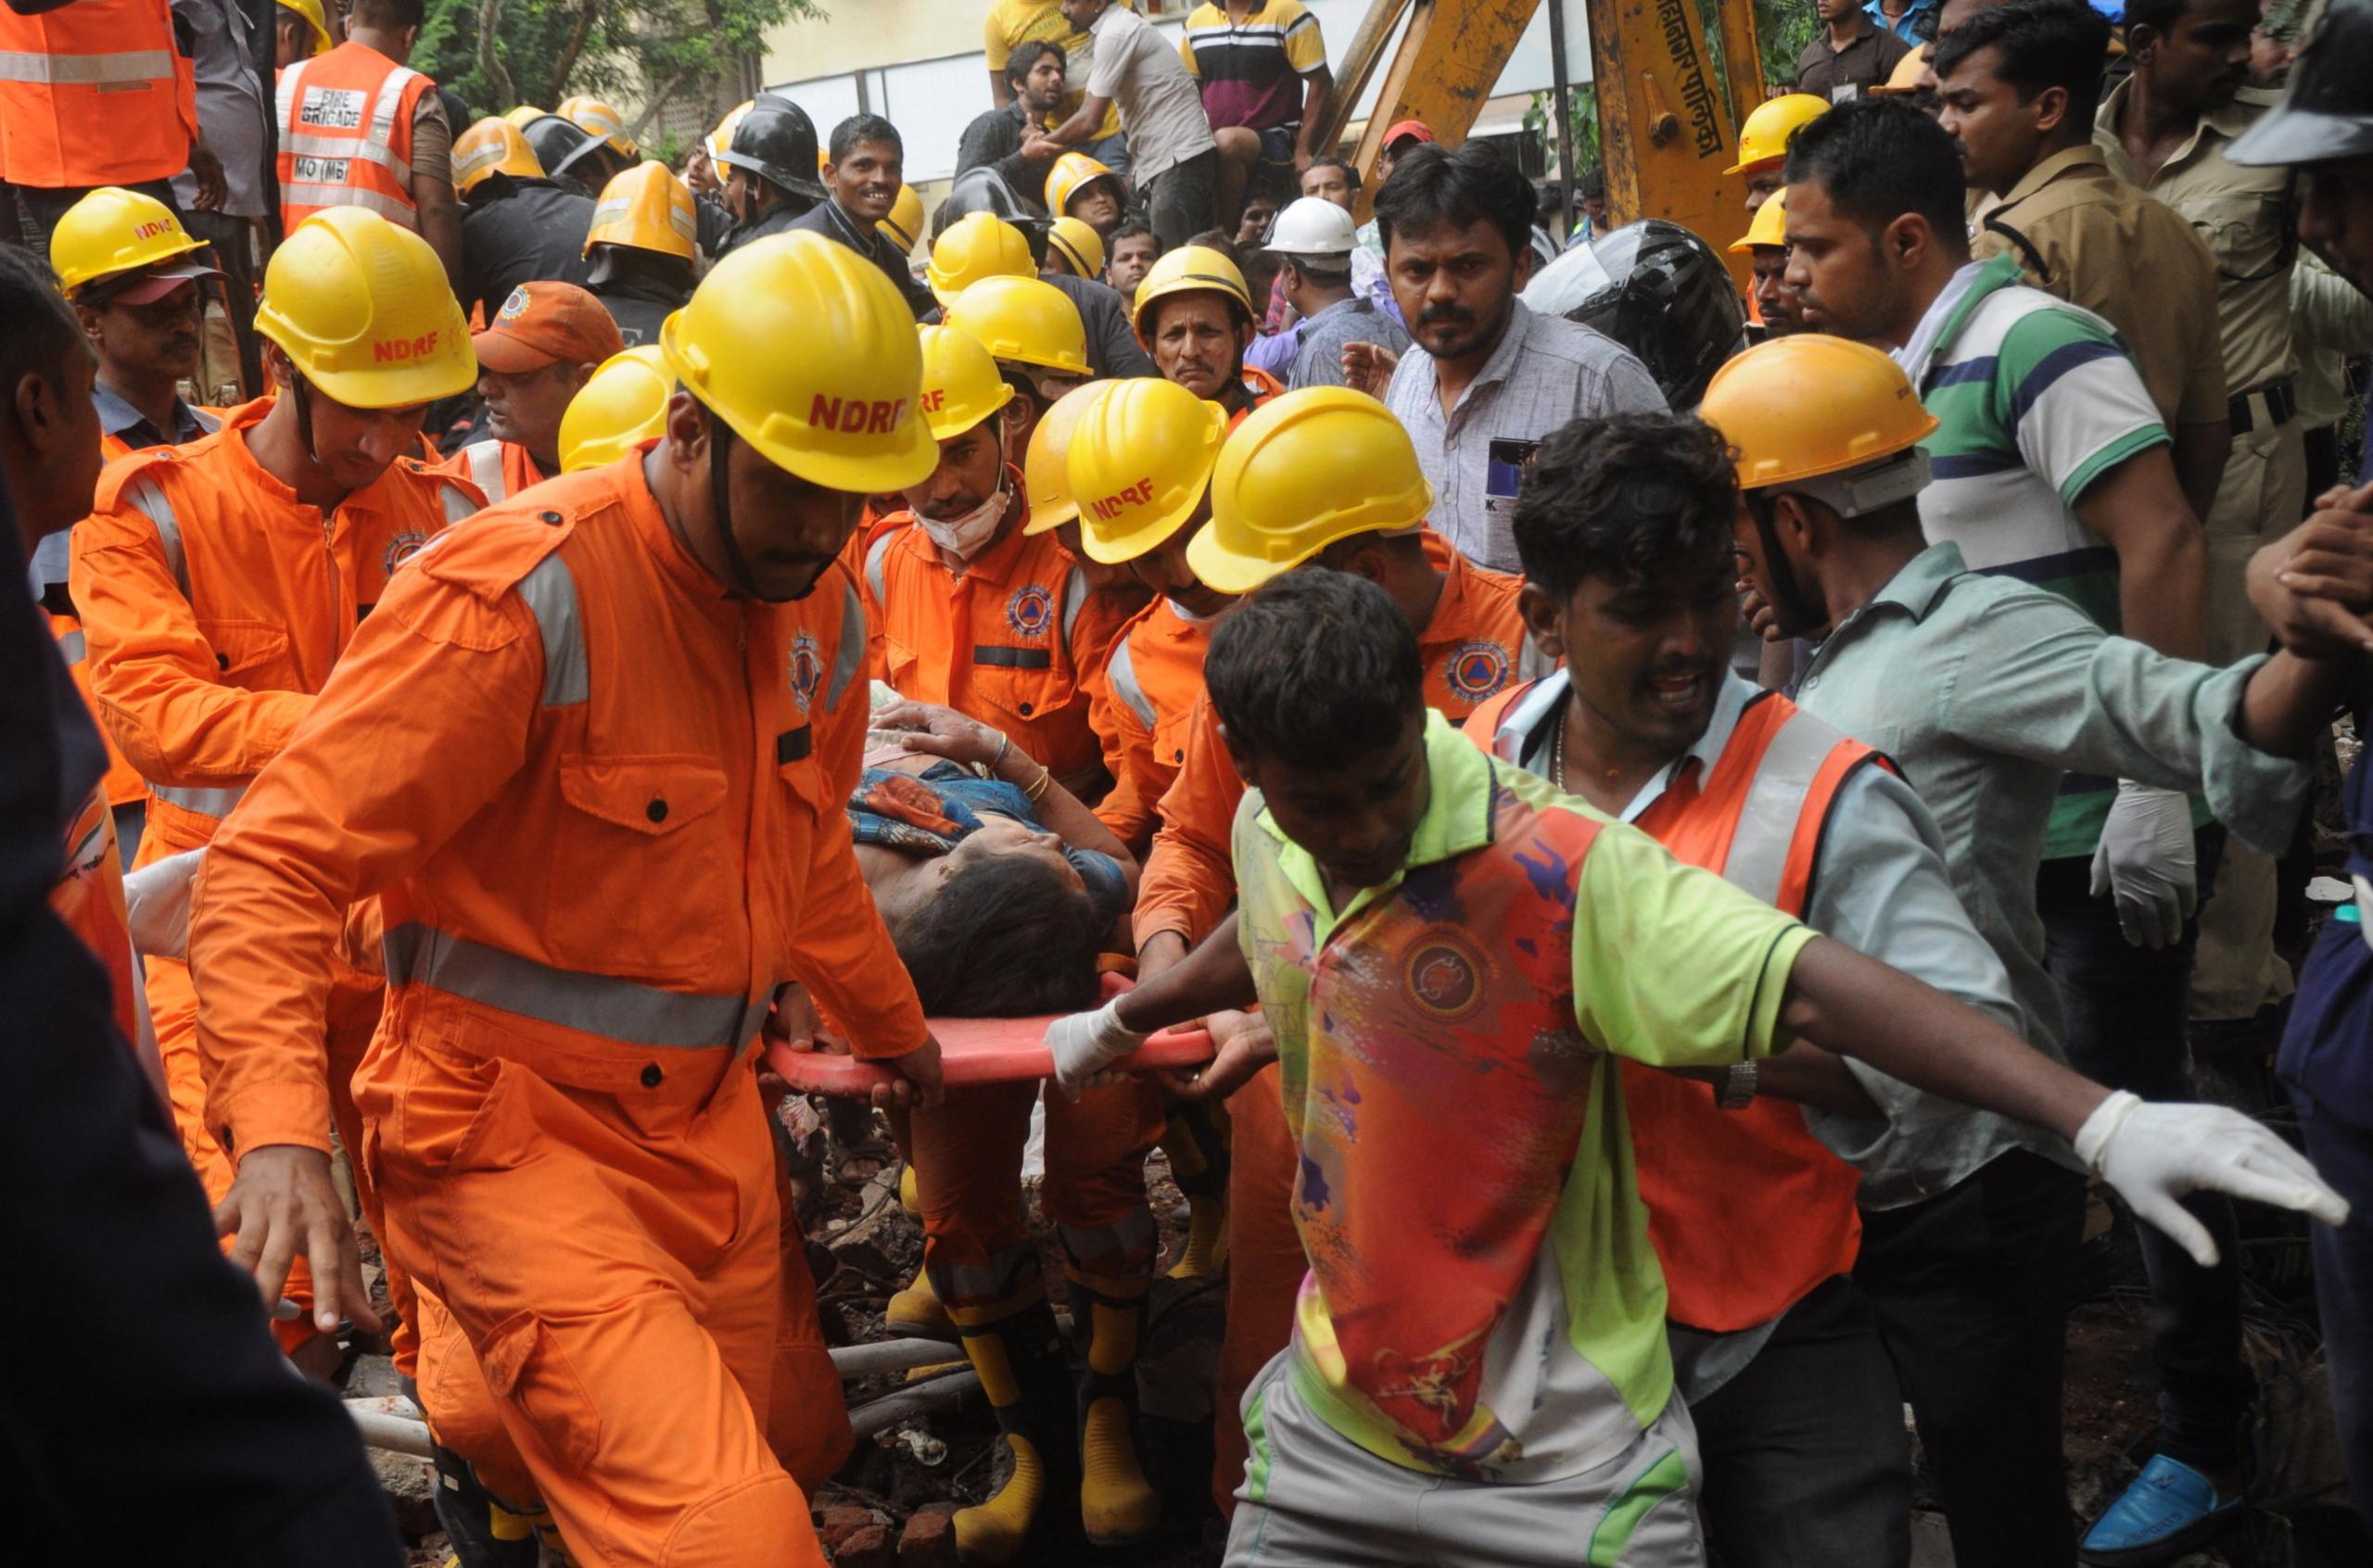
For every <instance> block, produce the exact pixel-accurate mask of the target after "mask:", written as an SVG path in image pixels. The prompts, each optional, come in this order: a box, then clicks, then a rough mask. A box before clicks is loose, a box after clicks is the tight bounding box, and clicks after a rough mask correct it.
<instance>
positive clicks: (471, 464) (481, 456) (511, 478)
mask: <svg viewBox="0 0 2373 1568" xmlns="http://www.w3.org/2000/svg"><path fill="white" fill-rule="evenodd" d="M432 466H433V467H434V469H435V471H436V472H437V473H438V474H451V475H452V476H453V477H454V478H456V479H466V480H468V481H469V482H470V484H471V485H472V486H474V487H476V490H477V492H478V494H480V495H482V496H484V497H485V498H486V504H487V505H489V506H500V505H501V504H502V503H503V502H504V501H507V500H509V499H511V498H512V497H514V496H515V495H517V494H518V493H519V492H520V491H522V490H524V489H526V488H527V487H528V486H530V485H540V484H542V483H543V482H544V475H543V474H542V472H541V471H540V470H539V469H538V468H537V466H536V460H535V459H534V458H532V457H529V456H528V455H527V448H525V447H523V446H521V445H520V444H519V443H518V442H516V441H497V440H494V439H491V438H489V439H487V440H484V441H473V442H471V443H470V444H469V445H468V446H466V447H458V448H456V449H454V451H453V455H452V456H451V457H449V458H447V459H445V460H444V461H443V462H438V463H435V464H433V465H432Z"/></svg>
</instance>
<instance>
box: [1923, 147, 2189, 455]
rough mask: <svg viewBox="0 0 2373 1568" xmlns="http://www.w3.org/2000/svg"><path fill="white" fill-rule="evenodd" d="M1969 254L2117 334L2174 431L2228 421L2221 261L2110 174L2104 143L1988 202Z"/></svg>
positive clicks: (2033, 173) (2050, 164) (2177, 221)
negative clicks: (2008, 267) (2012, 268)
mask: <svg viewBox="0 0 2373 1568" xmlns="http://www.w3.org/2000/svg"><path fill="white" fill-rule="evenodd" d="M2004 251H2009V252H2010V253H2011V254H2012V255H2014V256H2016V257H2017V258H2018V259H2019V263H2020V265H2021V267H2022V268H2024V270H2025V272H2026V274H2027V282H2029V283H2031V284H2033V285H2035V286H2036V287H2037V288H2039V289H2042V290H2043V291H2044V292H2045V293H2046V294H2049V295H2051V296H2053V297H2056V298H2060V299H2065V300H2067V301H2068V302H2069V303H2070V304H2072V305H2082V306H2083V307H2085V309H2087V310H2090V311H2092V312H2093V313H2094V314H2095V315H2097V316H2100V317H2101V318H2102V319H2103V320H2105V321H2107V322H2109V323H2110V325H2112V326H2113V327H2115V328H2117V333H2118V336H2120V337H2121V338H2123V339H2125V340H2126V352H2127V353H2129V354H2131V355H2132V356H2133V357H2134V368H2135V369H2136V370H2137V371H2138V372H2139V373H2141V376H2142V385H2143V386H2144V387H2145V388H2146V389H2147V390H2148V391H2149V392H2150V394H2151V402H2152V404H2154V405H2155V406H2156V407H2157V408H2158V410H2159V417H2160V418H2161V419H2162V420H2164V422H2165V423H2166V424H2167V427H2168V428H2169V429H2171V430H2172V429H2174V428H2175V427H2176V425H2179V424H2214V423H2215V422H2216V421H2218V420H2221V419H2223V418H2224V417H2225V396H2226V393H2225V357H2224V349H2223V346H2222V344H2221V343H2220V342H2219V340H2218V333H2217V321H2216V259H2215V258H2214V256H2212V255H2211V254H2209V250H2208V247H2207V246H2205V245H2204V244H2202V242H2201V239H2200V236H2199V235H2198V234H2194V233H2193V232H2192V229H2191V225H2190V224H2189V223H2188V222H2186V221H2184V219H2183V217H2182V216H2181V215H2180V214H2178V213H2177V212H2176V210H2175V209H2173V208H2170V207H2168V206H2167V205H2166V204H2165V203H2164V202H2162V201H2156V200H2153V199H2152V198H2151V197H2150V196H2145V195H2143V194H2142V193H2141V192H2140V191H2139V190H2137V189H2136V188H2135V187H2134V186H2132V185H2130V184H2128V183H2126V182H2125V181H2123V180H2121V179H2119V178H2118V177H2117V176H2116V175H2114V174H2113V173H2111V172H2110V171H2109V165H2108V163H2107V161H2106V159H2105V157H2104V155H2103V153H2102V152H2101V150H2100V148H2099V147H2096V146H2091V145H2087V146H2081V147H2070V148H2069V149H2067V150H2066V151H2065V152H2059V153H2054V154H2053V155H2052V156H2051V157H2049V158H2045V159H2044V160H2043V161H2042V162H2040V163H2038V164H2037V165H2036V166H2035V167H2034V168H2033V169H2030V170H2028V171H2027V172H2026V175H2025V177H2024V178H2023V179H2021V180H2020V181H2019V183H2017V184H2015V185H2013V186H2011V189H2010V190H2009V191H2008V192H2006V193H2005V194H2004V195H2003V196H2002V198H2001V199H2000V200H1999V201H1997V202H1993V203H1991V204H1990V205H1982V206H1981V208H1980V209H1979V210H1978V212H1977V214H1976V216H1975V218H1974V221H1973V222H1972V224H1971V227H1970V255H1971V256H1972V257H1973V258H1974V259H1977V260H1980V261H1983V260H1986V259H1988V258H1990V257H1994V256H1999V255H2000V254H2001V253H2003V252H2004ZM2137 279H2148V280H2149V285H2148V287H2137V286H2136V280H2137Z"/></svg>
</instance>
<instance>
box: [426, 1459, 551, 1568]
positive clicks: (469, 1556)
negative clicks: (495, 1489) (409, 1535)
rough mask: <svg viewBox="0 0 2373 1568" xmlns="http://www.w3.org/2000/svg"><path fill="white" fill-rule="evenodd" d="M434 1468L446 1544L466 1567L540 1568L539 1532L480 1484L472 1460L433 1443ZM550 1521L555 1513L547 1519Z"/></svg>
mask: <svg viewBox="0 0 2373 1568" xmlns="http://www.w3.org/2000/svg"><path fill="white" fill-rule="evenodd" d="M428 1452H429V1463H430V1464H431V1465H433V1466H434V1467H435V1468H436V1472H437V1484H436V1486H435V1487H434V1488H433V1489H432V1491H431V1493H430V1498H429V1500H430V1502H431V1503H432V1504H433V1505H434V1506H435V1508H436V1510H437V1523H438V1524H441V1525H443V1526H444V1527H445V1544H446V1545H447V1546H448V1547H450V1548H451V1549H452V1552H453V1561H454V1562H457V1563H459V1564H460V1565H461V1568H536V1530H535V1526H534V1524H533V1523H532V1521H531V1517H530V1516H529V1515H526V1514H521V1513H514V1512H513V1511H511V1510H509V1509H507V1508H505V1507H503V1506H502V1505H501V1503H499V1502H497V1501H495V1500H494V1494H493V1493H491V1492H489V1491H488V1490H487V1489H486V1488H485V1487H484V1486H480V1485H479V1484H478V1478H477V1474H476V1472H475V1471H473V1470H471V1468H470V1461H467V1460H465V1459H463V1457H462V1456H461V1455H459V1454H457V1453H455V1452H454V1451H453V1450H452V1449H450V1448H447V1447H446V1446H445V1445H444V1444H442V1443H438V1442H434V1441H432V1442H431V1443H430V1444H429V1448H428ZM544 1517H545V1518H547V1519H549V1518H550V1517H551V1515H550V1514H546V1515H544Z"/></svg>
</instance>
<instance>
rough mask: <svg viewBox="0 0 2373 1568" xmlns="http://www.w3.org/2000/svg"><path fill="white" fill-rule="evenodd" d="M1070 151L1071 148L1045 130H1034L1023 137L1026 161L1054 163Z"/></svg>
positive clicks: (1023, 157) (1023, 156) (1023, 154)
mask: <svg viewBox="0 0 2373 1568" xmlns="http://www.w3.org/2000/svg"><path fill="white" fill-rule="evenodd" d="M1069 151H1071V148H1069V147H1067V146H1065V145H1063V144H1062V143H1060V142H1059V141H1057V140H1055V138H1054V137H1052V136H1049V135H1048V134H1047V133H1045V132H1044V131H1033V132H1032V133H1030V134H1029V135H1027V136H1024V137H1023V138H1022V161H1023V162H1024V163H1052V162H1054V161H1055V159H1057V158H1060V157H1062V156H1063V154H1065V153H1067V152H1069Z"/></svg>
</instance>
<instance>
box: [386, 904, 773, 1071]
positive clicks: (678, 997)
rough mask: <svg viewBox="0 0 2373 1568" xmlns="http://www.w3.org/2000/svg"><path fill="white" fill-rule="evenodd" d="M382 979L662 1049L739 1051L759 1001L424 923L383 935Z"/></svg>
mask: <svg viewBox="0 0 2373 1568" xmlns="http://www.w3.org/2000/svg"><path fill="white" fill-rule="evenodd" d="M387 983H388V984H390V985H427V986H434V987H435V988H436V989H438V991H442V992H444V993H447V994H449V995H452V996H459V997H461V998H462V999H463V1000H464V1001H468V1002H477V1003H481V1004H483V1005H486V1006H489V1007H499V1008H501V1010H502V1011H504V1012H506V1013H516V1014H518V1015H519V1016H520V1017H521V1018H534V1019H536V1020H538V1021H539V1022H541V1023H548V1024H552V1025H553V1026H555V1027H557V1028H560V1029H573V1030H577V1031H579V1032H581V1033H585V1034H598V1035H601V1036H602V1037H603V1038H604V1039H608V1040H615V1041H618V1042H620V1043H624V1044H628V1045H647V1046H654V1047H657V1048H659V1049H663V1050H675V1051H708V1050H714V1049H716V1048H717V1047H718V1046H720V1045H722V1046H730V1047H733V1048H734V1049H737V1050H738V1049H740V1048H741V1047H742V1046H743V1045H746V1044H748V1043H750V1042H751V1041H752V1040H754V1039H755V1038H756V1036H757V1033H758V1026H759V1024H760V1023H761V1022H762V1021H764V1019H765V1018H766V1014H767V1004H766V1003H765V1002H763V1001H760V1002H750V1001H747V1000H745V999H743V998H742V997H739V996H688V995H685V994H684V993H681V992H676V991H662V990H661V989H659V987H657V986H655V985H643V984H641V983H640V982H639V981H635V980H620V979H618V978H617V977H616V976H615V975H589V974H585V973H583V972H581V971H579V970H577V969H558V968H554V967H552V966H551V965H550V964H541V963H538V962H537V961H536V960H535V959H533V958H523V957H521V956H520V955H518V954H515V953H505V952H504V951H503V950H502V949H501V948H499V947H489V946H487V945H486V944H485V943H484V942H471V941H468V940H466V939H465V938H462V937H457V936H453V935H450V934H449V933H447V932H444V931H440V930H437V929H432V928H430V927H427V926H422V925H406V926H396V927H393V928H391V929H389V930H388V932H387Z"/></svg>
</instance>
